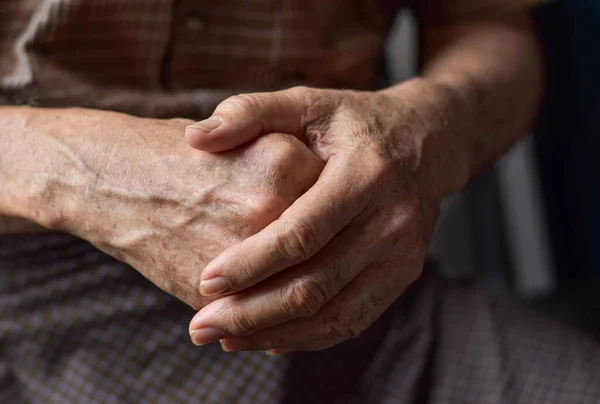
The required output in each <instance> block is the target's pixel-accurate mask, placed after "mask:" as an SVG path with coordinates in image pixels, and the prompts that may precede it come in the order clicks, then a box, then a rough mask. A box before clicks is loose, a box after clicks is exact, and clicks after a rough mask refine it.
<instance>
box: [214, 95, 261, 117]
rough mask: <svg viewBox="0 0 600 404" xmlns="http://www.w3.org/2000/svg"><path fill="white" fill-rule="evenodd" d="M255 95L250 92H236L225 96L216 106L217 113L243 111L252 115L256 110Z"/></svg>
mask: <svg viewBox="0 0 600 404" xmlns="http://www.w3.org/2000/svg"><path fill="white" fill-rule="evenodd" d="M256 104H257V101H256V97H255V96H254V95H251V94H238V95H233V96H231V97H228V98H226V99H225V100H224V101H223V102H222V103H221V104H220V105H219V107H218V113H219V114H237V113H240V112H241V113H243V114H248V115H252V114H254V113H255V112H256Z"/></svg>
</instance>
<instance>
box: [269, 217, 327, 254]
mask: <svg viewBox="0 0 600 404" xmlns="http://www.w3.org/2000/svg"><path fill="white" fill-rule="evenodd" d="M278 241H279V242H278V243H277V247H278V249H279V253H280V254H281V256H282V257H284V258H285V259H286V260H288V261H295V262H298V261H304V260H306V259H308V258H309V257H311V256H312V255H314V254H315V253H316V252H317V251H318V249H319V241H318V237H317V232H316V231H315V229H313V227H312V226H311V225H310V224H309V223H308V222H305V221H301V220H296V221H293V222H284V226H283V229H282V231H281V232H280V233H279V237H278Z"/></svg>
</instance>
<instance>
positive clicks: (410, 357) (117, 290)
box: [0, 233, 600, 404]
mask: <svg viewBox="0 0 600 404" xmlns="http://www.w3.org/2000/svg"><path fill="white" fill-rule="evenodd" d="M192 314H193V313H192V311H191V310H190V309H189V308H188V307H186V306H184V305H183V304H181V303H180V302H178V301H177V300H175V299H174V298H172V297H171V296H169V295H167V294H165V293H163V292H162V291H160V290H159V289H157V288H156V287H154V286H153V285H152V284H150V283H149V282H148V281H147V280H146V279H145V278H143V277H142V276H141V275H139V274H138V273H137V272H136V271H135V270H133V269H132V268H130V267H128V266H126V265H124V264H121V263H119V262H117V261H115V260H113V259H111V258H109V257H108V256H106V255H104V254H102V253H101V252H99V251H98V250H96V249H95V248H94V247H93V246H91V245H89V244H87V243H86V242H84V241H82V240H79V239H76V238H74V237H72V236H69V235H66V234H58V233H45V234H30V235H6V236H3V237H2V238H0V403H3V404H4V403H6V404H21V403H45V404H46V403H47V404H65V403H110V404H116V403H131V404H137V403H165V404H167V403H189V402H198V403H214V404H223V403H298V404H304V403H340V404H348V403H365V404H367V403H369V404H370V403H390V404H391V403H402V404H404V403H414V404H421V403H432V404H442V403H443V404H446V403H448V404H450V403H452V404H453V403H473V404H547V403H552V404H575V403H577V404H598V403H600V348H599V347H598V345H597V344H595V343H594V342H592V341H590V340H588V339H586V338H585V337H583V336H580V335H578V334H576V333H574V332H572V331H570V330H568V329H565V328H563V327H562V326H560V325H558V324H556V323H554V322H552V321H547V320H544V319H540V318H538V317H537V316H535V315H533V314H532V313H530V312H528V311H527V310H524V309H522V308H516V307H512V306H510V305H509V304H507V303H504V302H500V301H497V300H495V299H493V298H491V297H489V296H487V295H486V294H485V293H483V292H482V290H481V289H479V288H478V287H477V286H475V285H466V286H457V285H448V284H445V283H444V282H442V281H440V280H438V279H436V278H435V277H434V276H432V274H431V273H430V272H427V271H426V275H425V276H424V277H423V278H422V279H421V280H420V281H419V282H417V284H416V285H414V287H413V288H412V289H411V290H409V292H408V293H407V294H406V295H405V296H404V297H403V298H402V299H401V300H399V301H398V302H397V303H396V304H395V305H394V306H393V307H392V308H391V309H390V310H388V312H387V313H386V314H385V315H384V316H383V317H382V318H381V320H379V321H378V322H377V323H376V324H375V325H374V326H373V327H371V328H370V329H369V330H367V331H366V332H365V333H364V334H363V335H362V336H361V337H359V338H358V339H356V340H352V341H350V342H347V343H344V344H341V345H339V346H337V347H334V348H332V349H329V350H326V351H324V352H315V353H297V354H291V355H288V356H283V357H268V356H266V355H264V354H262V353H237V354H226V353H223V352H221V351H220V349H219V346H218V345H211V346H205V347H195V346H193V345H192V344H191V343H190V341H189V336H188V334H187V328H186V327H187V323H188V321H189V319H190V318H191V316H192Z"/></svg>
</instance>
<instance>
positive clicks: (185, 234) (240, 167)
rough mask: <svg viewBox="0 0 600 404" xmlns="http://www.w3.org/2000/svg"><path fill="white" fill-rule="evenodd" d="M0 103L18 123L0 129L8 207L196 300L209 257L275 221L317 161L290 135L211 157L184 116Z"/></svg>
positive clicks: (310, 178) (197, 304)
mask: <svg viewBox="0 0 600 404" xmlns="http://www.w3.org/2000/svg"><path fill="white" fill-rule="evenodd" d="M0 113H3V114H5V116H6V117H7V118H8V117H11V118H10V119H5V122H14V123H15V124H14V125H9V126H5V127H3V130H5V132H6V133H8V134H10V136H11V139H14V141H9V145H11V146H12V148H13V153H11V154H9V155H7V157H6V159H5V160H4V161H3V163H4V166H3V173H4V174H5V175H4V176H2V179H3V180H4V182H3V185H4V186H5V188H4V189H6V190H10V191H11V193H10V194H8V192H6V194H8V195H3V198H0V200H1V201H5V202H6V203H7V206H9V207H12V208H13V209H18V210H20V211H19V212H13V213H14V214H15V215H16V216H19V217H24V218H26V219H29V220H31V221H33V222H36V223H39V224H41V225H42V226H44V227H46V228H50V229H55V230H61V231H66V232H70V233H73V234H76V235H78V236H80V237H82V238H84V239H86V240H88V241H90V242H91V243H93V244H94V245H95V246H97V247H98V248H100V249H102V250H103V251H105V252H107V253H108V254H110V255H112V256H114V257H116V258H117V259H119V260H121V261H124V262H126V263H128V264H130V265H131V266H133V267H134V268H136V269H137V270H138V271H139V272H141V273H142V274H143V275H144V276H146V277H147V278H148V279H150V280H151V281H152V282H153V283H155V284H156V285H157V286H159V287H160V288H162V289H164V290H165V291H167V292H169V293H171V294H173V295H174V296H175V297H177V298H179V299H180V300H182V301H184V302H185V303H187V304H189V305H190V306H192V307H193V308H195V309H200V308H201V307H202V306H203V305H204V304H206V303H207V302H209V301H210V300H212V299H211V298H207V297H203V296H202V295H201V294H200V292H199V290H198V287H197V285H198V284H199V283H200V274H201V271H202V269H203V268H204V267H205V266H206V264H207V263H208V262H209V261H210V260H211V259H212V258H214V257H215V256H217V255H218V254H219V253H220V252H221V251H223V250H224V249H225V248H227V247H229V246H231V245H234V244H237V243H239V242H241V241H242V240H244V239H246V238H247V237H249V236H250V235H252V234H255V233H256V232H257V231H259V230H261V229H263V228H264V227H265V226H266V225H268V224H269V223H270V222H272V221H273V220H274V219H276V218H277V217H278V216H279V215H280V214H281V213H282V212H283V211H284V210H285V209H286V208H287V207H288V206H290V205H291V204H292V202H293V201H294V200H296V199H297V198H298V197H299V196H300V195H302V194H303V193H304V192H305V191H306V190H307V189H308V188H309V187H310V186H311V185H312V184H313V183H314V182H315V181H316V179H317V177H318V175H319V173H320V172H321V170H322V168H323V164H322V162H320V161H319V159H318V158H317V157H316V156H315V155H314V154H313V153H311V152H310V151H309V150H308V149H307V148H306V147H305V146H304V145H303V144H302V143H301V142H300V141H299V140H298V139H296V138H294V137H292V136H289V135H280V134H271V135H269V136H265V137H262V138H260V139H257V141H255V142H252V143H250V144H248V145H245V146H244V147H241V148H238V149H236V150H234V151H231V152H228V153H222V154H219V155H215V154H213V153H202V152H200V153H199V152H198V151H196V150H193V149H192V148H190V147H189V146H187V145H186V144H185V142H183V141H182V138H181V133H182V132H183V130H184V128H185V127H186V126H187V125H189V124H190V123H193V122H192V121H186V120H161V119H142V118H137V117H133V116H130V115H124V114H119V113H113V112H102V111H93V110H83V109H66V110H41V109H33V108H32V109H25V110H22V109H16V108H15V109H2V110H0ZM23 201H25V202H23ZM7 210H8V208H7ZM0 211H3V207H0Z"/></svg>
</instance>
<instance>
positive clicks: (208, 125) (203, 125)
mask: <svg viewBox="0 0 600 404" xmlns="http://www.w3.org/2000/svg"><path fill="white" fill-rule="evenodd" d="M222 124H223V121H222V120H221V119H219V118H208V119H205V120H203V121H200V122H196V123H195V124H193V125H190V126H188V127H187V128H186V131H196V130H198V129H200V130H203V131H205V132H210V131H212V130H215V129H217V128H218V127H219V126H221V125H222Z"/></svg>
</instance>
